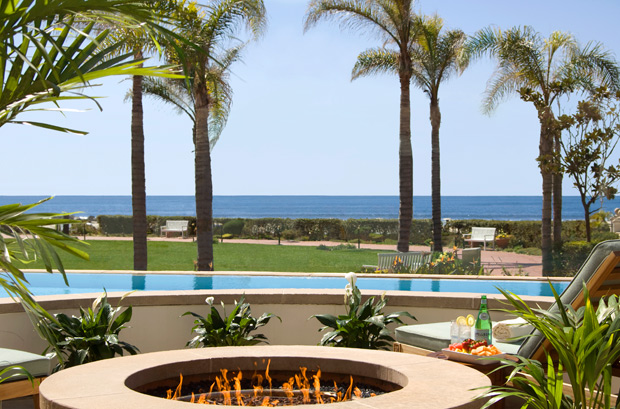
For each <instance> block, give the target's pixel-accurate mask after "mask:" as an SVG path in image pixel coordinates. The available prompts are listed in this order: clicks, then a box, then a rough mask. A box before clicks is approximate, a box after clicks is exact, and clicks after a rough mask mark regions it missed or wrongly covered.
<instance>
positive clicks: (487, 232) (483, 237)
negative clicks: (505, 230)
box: [463, 227, 496, 250]
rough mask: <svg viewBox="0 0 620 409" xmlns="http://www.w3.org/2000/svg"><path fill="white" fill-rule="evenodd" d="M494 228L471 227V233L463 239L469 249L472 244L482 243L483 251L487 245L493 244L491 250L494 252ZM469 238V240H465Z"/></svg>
mask: <svg viewBox="0 0 620 409" xmlns="http://www.w3.org/2000/svg"><path fill="white" fill-rule="evenodd" d="M495 230H496V229H495V227H472V228H471V233H469V234H464V235H463V238H464V239H465V241H466V242H468V243H469V245H470V247H473V246H474V243H482V245H483V247H484V250H486V249H487V243H493V250H495ZM465 236H469V238H465Z"/></svg>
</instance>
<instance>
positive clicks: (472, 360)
mask: <svg viewBox="0 0 620 409" xmlns="http://www.w3.org/2000/svg"><path fill="white" fill-rule="evenodd" d="M441 353H442V354H444V355H445V356H447V357H448V359H451V360H453V361H459V362H467V363H468V364H476V365H493V364H496V363H497V361H498V360H500V359H503V358H505V357H506V354H497V355H491V356H478V355H472V354H466V353H465V352H456V351H450V350H449V349H448V348H444V349H442V350H441Z"/></svg>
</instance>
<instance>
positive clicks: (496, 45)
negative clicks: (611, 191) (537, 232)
mask: <svg viewBox="0 0 620 409" xmlns="http://www.w3.org/2000/svg"><path fill="white" fill-rule="evenodd" d="M469 47H470V51H471V52H472V53H473V55H481V54H485V53H489V54H491V55H492V56H494V57H495V58H497V60H498V69H497V71H496V72H495V73H494V74H493V77H492V79H491V81H490V82H489V85H488V87H487V90H486V97H485V100H484V109H485V111H486V112H487V113H490V112H491V111H492V110H493V109H494V108H495V107H496V106H497V105H498V103H499V102H500V101H501V100H502V99H504V98H506V97H508V96H509V95H511V94H514V93H518V94H519V95H520V97H521V99H523V100H524V101H527V102H532V103H533V104H534V106H535V108H536V111H537V112H538V119H539V121H540V143H539V156H538V158H537V160H538V164H539V168H540V173H541V176H542V197H543V203H542V243H541V247H542V253H543V273H545V274H547V273H549V272H550V271H551V268H552V242H551V238H552V235H551V227H552V224H551V210H552V202H553V240H554V243H555V244H556V245H560V243H561V225H562V173H561V169H560V167H559V165H558V161H557V159H556V156H557V155H559V154H560V136H561V132H560V127H559V124H558V121H557V120H556V117H555V114H554V113H553V110H552V105H553V104H554V103H557V102H559V99H560V98H561V97H562V96H565V95H568V94H570V93H572V92H575V91H578V90H585V91H592V90H594V89H595V88H596V87H598V86H600V85H606V86H608V87H609V88H610V89H616V88H617V87H618V85H619V83H620V78H619V73H620V71H619V69H618V65H617V63H616V61H615V60H614V59H613V57H612V56H611V55H610V53H609V52H606V51H605V50H604V49H603V47H602V45H601V44H598V43H590V44H588V45H587V46H585V47H583V48H581V47H579V45H578V44H577V42H576V40H575V38H574V37H573V36H572V35H570V34H566V33H562V32H553V33H552V34H551V35H550V36H549V38H547V39H544V38H542V36H541V35H540V34H539V33H537V32H535V31H534V30H533V29H532V28H531V27H527V26H526V27H523V28H520V27H515V28H511V29H509V30H507V31H502V30H500V29H491V28H485V29H483V30H480V31H479V32H478V33H476V35H475V36H474V37H473V38H472V39H471V41H470V43H469Z"/></svg>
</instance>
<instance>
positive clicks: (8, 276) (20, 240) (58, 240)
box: [0, 199, 88, 339]
mask: <svg viewBox="0 0 620 409" xmlns="http://www.w3.org/2000/svg"><path fill="white" fill-rule="evenodd" d="M46 200H49V199H46ZM44 201H45V200H42V201H40V202H37V203H33V204H28V205H21V204H9V205H4V206H0V252H1V253H2V255H1V256H0V286H2V288H3V289H4V290H5V291H6V292H7V294H8V295H9V296H10V297H11V298H13V299H15V300H18V301H19V302H20V303H21V304H22V306H23V308H24V310H25V311H26V312H27V314H28V316H29V317H30V319H31V320H32V323H33V325H34V328H35V330H36V331H37V332H38V333H39V334H40V335H41V337H42V338H43V339H48V335H49V332H48V331H47V330H46V328H45V326H43V325H41V323H42V322H43V321H46V320H47V321H49V322H57V320H56V318H55V317H54V316H53V315H51V314H49V313H48V312H47V311H46V310H45V309H43V308H42V307H41V306H40V305H39V304H38V303H37V302H36V301H35V300H34V298H33V297H32V293H31V292H30V290H29V289H28V281H27V280H26V277H25V276H24V273H23V272H22V271H21V270H20V269H19V268H18V267H17V265H16V264H15V262H16V261H18V262H21V263H30V262H32V261H34V260H41V262H42V263H43V266H44V268H45V270H46V271H47V272H49V273H51V272H53V271H54V270H57V271H59V272H60V274H62V275H63V277H64V278H65V284H68V283H67V279H66V277H65V270H64V266H63V263H62V260H61V259H60V257H59V256H58V254H57V252H56V250H62V251H64V252H65V253H68V254H71V255H74V256H77V257H80V258H82V259H86V260H87V259H88V254H86V253H85V252H84V251H83V250H82V249H80V248H79V247H78V246H77V245H79V244H80V243H81V242H80V240H78V239H75V238H73V237H71V236H68V235H66V234H64V233H62V232H60V231H57V230H56V229H55V228H54V227H55V226H59V225H61V224H66V223H76V222H77V221H76V220H69V219H65V218H64V217H63V216H68V215H69V214H55V213H28V211H30V210H31V209H33V208H34V207H36V206H38V205H39V204H41V203H42V202H44ZM50 226H51V227H50Z"/></svg>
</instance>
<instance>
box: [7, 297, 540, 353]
mask: <svg viewBox="0 0 620 409" xmlns="http://www.w3.org/2000/svg"><path fill="white" fill-rule="evenodd" d="M363 293H364V295H365V296H368V295H377V296H380V294H381V293H380V292H377V291H364V292H363ZM96 296H97V295H96V294H90V295H62V296H46V297H39V298H38V299H39V301H40V302H41V304H42V305H43V306H44V307H45V308H46V309H47V310H48V311H51V312H54V313H57V312H64V313H66V314H76V315H77V314H78V308H79V306H80V305H81V306H83V307H88V306H89V305H90V304H91V303H92V300H93V299H94V298H95V297H96ZM120 296H122V294H121V293H111V294H109V299H110V303H111V304H112V305H117V303H118V302H119V298H120ZM208 296H214V297H215V300H216V301H215V302H216V304H219V302H220V301H224V302H225V304H226V310H227V311H228V312H230V311H231V309H232V304H233V300H238V299H240V297H241V296H242V293H241V292H239V290H212V291H206V290H205V291H178V292H136V293H133V294H132V295H131V296H129V297H127V298H126V299H125V300H123V305H133V308H134V312H133V317H132V320H131V322H130V323H129V325H130V327H131V328H127V329H125V330H123V331H122V332H121V340H123V341H126V342H129V343H131V344H133V345H136V346H137V347H138V348H140V350H141V351H142V352H152V351H163V350H169V349H180V348H184V347H185V343H186V342H187V341H188V340H189V339H190V338H191V337H192V334H191V328H192V326H193V318H192V317H190V316H185V317H181V315H182V314H183V313H185V312H186V311H192V312H195V313H197V314H201V315H204V314H207V312H208V310H207V306H206V304H205V302H204V300H205V298H206V297H208ZM245 296H246V301H248V302H250V304H251V306H252V314H253V315H254V316H256V317H258V316H260V315H261V314H262V313H264V312H271V313H274V314H276V315H278V316H280V318H282V323H280V321H279V320H277V319H272V320H271V321H270V322H269V324H268V325H267V326H265V327H262V328H260V329H259V331H258V332H259V333H264V334H265V335H266V336H267V338H268V339H269V341H270V343H271V344H273V345H316V344H317V343H318V342H319V341H320V339H321V337H322V333H319V332H318V329H319V328H320V327H321V325H320V324H319V322H318V321H317V320H316V319H308V318H309V317H310V316H312V315H313V314H326V313H327V314H333V315H338V314H343V313H344V312H345V309H344V305H343V301H344V299H343V291H342V290H248V291H246V292H245ZM386 296H387V297H388V299H389V301H388V307H386V309H385V311H386V312H393V311H400V310H405V311H408V312H409V313H411V314H412V315H414V316H415V317H416V318H417V321H412V320H409V319H405V322H406V323H407V324H413V323H428V322H437V321H448V320H450V319H454V318H456V317H457V316H458V315H466V314H469V313H471V314H476V312H477V308H478V304H479V294H465V295H464V294H451V293H443V294H438V293H411V292H402V291H391V292H387V293H386ZM499 297H501V296H497V297H493V296H490V297H489V305H490V307H491V308H502V307H504V306H503V305H502V304H501V303H500V302H499V301H498V298H499ZM525 299H526V300H527V301H530V302H531V303H532V304H538V305H540V306H541V307H542V308H546V307H548V305H549V303H550V301H551V300H550V299H549V298H548V297H529V298H527V297H526V298H525ZM20 310H21V307H20V306H19V305H16V304H15V303H14V302H12V301H11V300H10V299H0V347H3V348H13V349H21V350H26V351H30V352H35V353H41V352H42V351H43V349H44V348H45V346H46V345H45V343H44V342H43V341H42V340H41V339H39V337H38V335H37V334H36V333H35V332H34V330H33V328H32V324H31V323H30V321H29V319H28V318H27V316H26V315H25V314H24V313H23V312H20ZM492 318H493V320H496V321H497V320H501V319H505V318H507V316H506V315H505V314H502V313H500V312H492Z"/></svg>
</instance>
